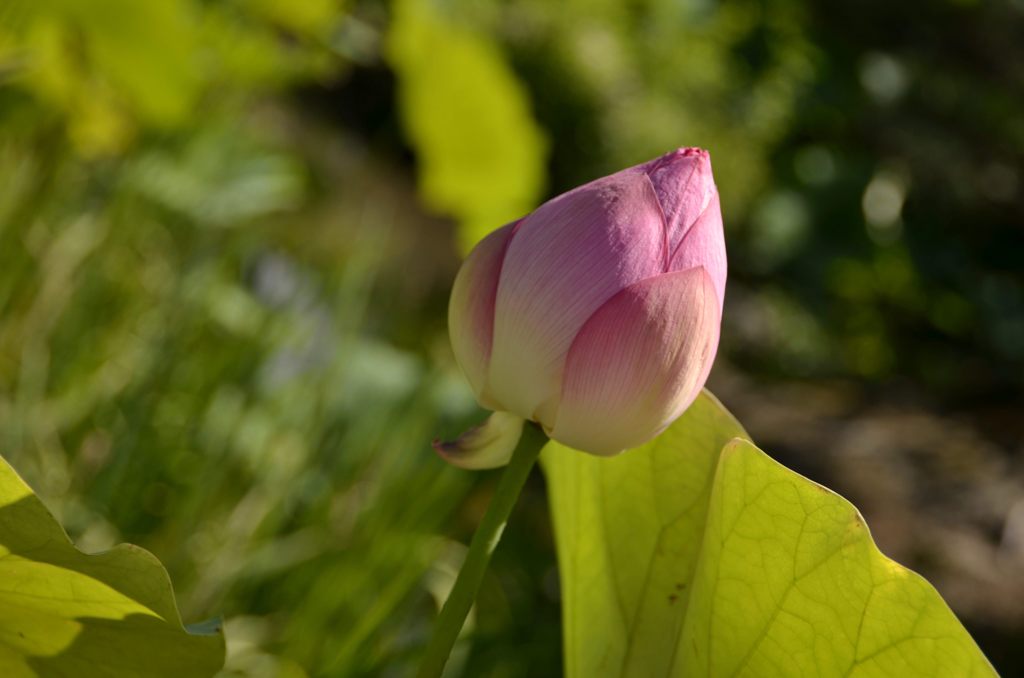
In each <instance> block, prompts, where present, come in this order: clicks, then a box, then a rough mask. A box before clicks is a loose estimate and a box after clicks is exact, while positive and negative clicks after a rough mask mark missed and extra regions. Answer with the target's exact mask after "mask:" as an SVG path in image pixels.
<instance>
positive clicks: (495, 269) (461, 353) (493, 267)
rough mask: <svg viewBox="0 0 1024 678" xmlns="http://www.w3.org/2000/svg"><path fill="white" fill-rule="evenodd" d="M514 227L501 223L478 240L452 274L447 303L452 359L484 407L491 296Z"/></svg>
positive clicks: (492, 305) (491, 315)
mask: <svg viewBox="0 0 1024 678" xmlns="http://www.w3.org/2000/svg"><path fill="white" fill-rule="evenodd" d="M514 228H515V223H511V224H507V225H505V226H502V227H501V228H499V229H498V230H496V231H494V232H493V233H491V234H490V235H488V236H487V237H486V238H484V239H483V240H481V241H480V242H479V243H477V245H476V247H474V248H473V251H472V252H470V253H469V256H468V257H466V261H465V262H463V264H462V268H461V269H459V274H458V275H457V276H456V277H455V283H454V285H453V286H452V296H451V301H449V303H448V332H449V335H450V336H451V342H452V351H453V352H454V353H455V361H456V362H457V363H458V364H459V367H461V368H462V371H463V372H464V373H465V374H466V378H467V379H468V380H469V385H470V387H471V388H472V389H473V393H475V394H476V397H477V400H479V401H481V403H480V404H481V405H484V406H485V407H487V406H489V403H488V402H484V401H487V400H489V398H487V397H486V394H485V387H486V380H487V366H488V363H489V361H490V357H491V344H492V338H493V336H494V299H495V295H496V293H497V290H498V278H499V276H500V275H501V268H502V260H503V259H504V257H505V251H506V250H507V249H508V243H509V240H510V239H511V238H512V233H513V231H514Z"/></svg>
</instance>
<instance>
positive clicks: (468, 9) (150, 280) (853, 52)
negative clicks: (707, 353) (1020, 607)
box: [0, 0, 1024, 676]
mask: <svg viewBox="0 0 1024 678" xmlns="http://www.w3.org/2000/svg"><path fill="white" fill-rule="evenodd" d="M1022 13H1024V9H1022V6H1021V4H1020V2H1017V1H1015V0H1004V1H1002V2H1000V1H993V2H989V3H964V2H936V3H925V2H910V3H904V4H899V3H883V2H878V1H876V0H870V1H869V2H866V3H865V2H857V3H853V2H845V3H838V4H837V3H818V2H812V1H811V0H800V1H798V0H785V1H782V2H773V3H769V2H764V1H763V0H762V1H758V0H731V1H728V2H724V1H723V2H714V1H710V0H689V1H687V2H675V1H673V0H637V1H635V2H616V1H613V0H607V1H603V0H602V1H597V2H595V1H593V0H590V1H587V2H584V1H582V0H579V1H575V0H574V1H571V2H563V3H550V2H546V1H543V0H510V1H506V2H497V1H496V0H422V1H421V2H413V1H412V0H396V2H393V3H388V2H383V1H380V0H358V1H356V0H353V1H352V2H349V3H340V2H334V1H331V0H304V1H302V2H294V1H288V2H285V1H284V0H216V1H215V0H204V1H201V0H156V1H154V2H131V1H129V0H90V1H89V2H78V1H76V0H6V1H5V2H3V3H2V4H0V176H2V177H3V178H4V181H3V182H2V183H0V454H3V455H4V456H5V457H7V458H8V459H9V460H10V461H11V463H12V464H13V465H14V466H15V467H16V468H17V469H18V470H19V471H20V472H21V473H22V474H24V476H25V477H26V479H27V480H28V481H29V483H30V484H31V485H32V486H33V487H34V489H35V490H36V491H37V492H39V494H40V495H41V497H42V498H43V499H45V500H46V502H47V504H48V505H50V506H52V507H54V508H55V510H56V511H57V512H58V514H59V517H60V519H61V520H62V522H63V523H64V524H66V525H67V526H68V529H69V531H70V532H71V534H72V537H73V538H74V539H75V540H76V541H77V543H78V544H80V545H81V546H83V547H84V548H87V549H97V548H106V547H108V546H110V545H112V544H113V543H116V542H117V541H120V540H122V539H124V540H130V541H133V542H137V543H140V544H142V545H144V546H146V547H147V548H149V549H151V550H152V551H153V552H154V553H156V554H157V555H158V557H159V558H160V559H161V560H162V561H163V562H164V563H165V564H166V565H167V567H168V570H169V572H170V574H171V577H172V580H173V581H174V582H175V585H176V588H177V590H178V591H179V594H180V599H181V603H182V613H183V616H184V618H185V620H186V621H194V620H196V619H200V618H205V617H209V616H212V615H214V614H218V613H222V614H224V615H225V617H226V619H227V638H228V645H229V648H228V650H229V662H228V669H227V671H226V674H227V675H235V676H274V675H293V676H301V675H385V676H387V675H404V673H405V672H406V671H407V669H408V667H409V666H410V665H411V663H412V662H414V661H415V658H416V655H417V652H418V650H419V648H420V646H421V644H422V642H423V639H424V637H425V634H426V633H427V630H428V626H429V621H430V618H431V614H432V611H433V609H434V607H433V606H434V604H435V603H434V596H435V595H438V594H439V593H440V592H443V590H444V586H445V582H446V580H448V579H450V576H451V571H452V567H453V564H454V563H457V561H458V558H459V553H460V551H459V545H458V542H460V541H464V540H465V539H466V537H467V536H468V534H469V533H470V532H471V530H472V527H473V525H474V524H475V522H476V520H477V518H478V516H479V512H480V510H481V506H482V505H483V503H484V502H485V501H486V497H487V493H488V490H489V487H490V483H491V482H492V481H493V477H492V476H491V475H488V474H482V475H470V474H466V473H463V472H457V471H454V470H451V469H447V468H444V467H443V465H442V464H441V463H440V462H439V461H438V460H436V459H435V458H433V456H432V455H431V454H430V452H429V451H428V447H427V442H428V441H429V440H430V439H431V438H432V437H433V436H434V435H436V434H438V433H447V434H451V433H455V432H457V431H458V430H460V428H461V427H463V426H465V425H466V424H468V423H470V422H472V421H474V420H475V419H477V418H478V417H479V416H480V415H479V412H478V411H477V410H476V409H475V406H474V405H473V403H472V399H471V397H470V396H469V395H468V393H467V391H466V389H465V387H464V385H463V383H462V381H461V377H460V376H459V375H458V373H457V371H456V369H455V368H454V366H453V364H452V361H451V359H450V356H449V353H448V349H447V339H446V337H445V334H444V318H445V312H444V309H445V303H446V298H447V291H448V287H449V285H450V282H451V279H452V277H453V275H454V271H455V268H456V266H457V258H458V253H459V251H460V248H462V249H463V250H464V248H465V247H466V246H467V245H468V244H469V243H470V242H472V241H473V240H474V239H475V238H477V237H478V236H479V234H480V233H482V232H484V231H486V230H487V229H489V228H493V227H497V226H499V225H501V223H504V222H505V221H507V220H510V219H514V218H516V217H517V216H519V215H521V214H522V213H524V212H526V211H528V210H529V209H530V208H531V207H532V206H533V205H534V204H535V203H536V202H538V201H539V200H541V199H543V198H544V197H545V196H546V195H552V194H554V193H557V192H559V191H562V190H565V189H567V188H570V187H572V186H573V185H576V184H578V183H581V182H583V181H587V180H589V179H592V178H594V177H596V176H599V175H601V174H604V173H607V172H610V171H614V170H616V169H619V168H620V167H622V166H625V165H628V164H632V163H636V162H640V161H643V160H646V159H648V158H650V157H653V156H655V155H658V154H660V153H662V152H664V151H665V150H667V149H669V148H672V147H676V146H683V145H691V144H692V145H702V146H706V147H708V148H710V150H711V151H712V156H713V160H714V165H715V172H716V178H717V181H718V184H719V188H720V190H721V193H722V196H723V205H724V207H723V209H724V212H725V215H726V222H727V227H728V229H729V234H728V237H729V248H730V261H731V278H730V280H731V282H730V290H729V298H728V300H727V305H726V318H725V322H726V328H725V331H724V333H723V341H724V345H723V350H722V357H721V360H722V361H723V364H733V365H735V366H738V367H739V368H740V369H742V370H744V371H746V372H747V373H748V374H751V375H754V376H756V377H757V378H760V379H765V380H769V379H779V378H781V377H784V376H788V377H793V376H797V377H804V378H808V379H842V380H846V381H849V382H850V383H851V384H853V385H854V386H855V387H856V388H858V389H862V390H863V391H865V392H872V390H873V389H876V388H877V387H880V386H891V385H893V384H894V383H897V384H899V383H903V384H910V385H911V386H912V387H913V388H917V389H919V392H921V393H926V394H927V396H926V397H927V398H929V399H933V400H934V401H936V402H941V403H944V404H945V405H946V406H950V407H953V406H957V405H958V404H963V403H968V402H988V403H997V404H999V403H1001V404H1006V403H1010V404H1012V403H1015V402H1019V394H1020V389H1021V387H1022V386H1024V273H1022V268H1021V265H1020V252H1022V251H1024V233H1022V231H1021V229H1020V224H1021V223H1022V217H1024V191H1022V190H1021V176H1020V171H1021V170H1020V168H1021V167H1024V127H1022V124H1021V121H1022V120H1024V76H1022V73H1021V71H1020V69H1019V67H1018V66H1017V64H1020V63H1024V45H1022V44H1021V42H1020V41H1019V39H1017V32H1019V31H1016V30H1015V29H1016V28H1018V27H1019V26H1020V24H1021V20H1022ZM414 183H416V184H418V189H417V188H416V187H415V186H414V185H413V184H414ZM417 194H418V195H420V196H422V201H418V200H417ZM421 202H422V204H421ZM446 218H453V219H454V221H455V222H456V224H457V225H455V226H453V225H452V224H450V223H449V222H448V220H447V219H446ZM439 534H443V535H446V537H443V538H442V537H438V536H437V535H439ZM505 545H506V546H505V547H504V548H503V549H501V550H499V551H498V553H497V554H496V557H495V561H494V573H493V576H492V577H491V578H490V579H489V580H488V582H487V584H486V586H485V591H484V594H483V596H482V598H481V600H480V602H479V604H478V607H477V614H476V621H475V625H474V627H473V629H472V631H471V634H472V643H471V648H470V644H469V643H467V644H466V645H465V646H464V647H463V648H462V649H461V651H460V655H459V661H460V662H461V666H462V668H463V673H464V675H494V676H502V675H504V676H522V675H553V674H555V673H556V672H557V668H556V667H557V666H558V663H559V657H560V641H559V632H558V591H557V573H556V572H555V570H554V560H553V546H552V543H551V538H550V525H549V523H548V519H547V513H546V505H545V502H544V500H543V492H542V491H541V488H539V487H531V488H530V492H529V493H528V495H527V496H526V497H525V499H524V501H523V502H522V506H521V509H520V511H519V512H518V513H517V515H516V516H515V517H514V518H513V521H512V522H511V523H510V525H509V528H508V530H507V531H506V534H505ZM968 621H970V620H968ZM1012 633H1013V630H1012V629H1010V630H1006V631H1005V633H1004V635H1003V636H997V639H999V638H1001V639H1002V640H1001V641H1000V642H1003V643H1004V644H1005V645H1006V646H1010V645H1012V643H1013V642H1014V637H1013V636H1012ZM509 648H514V657H510V649H509ZM470 649H471V651H470ZM984 649H986V650H989V649H990V648H988V647H986V648H984Z"/></svg>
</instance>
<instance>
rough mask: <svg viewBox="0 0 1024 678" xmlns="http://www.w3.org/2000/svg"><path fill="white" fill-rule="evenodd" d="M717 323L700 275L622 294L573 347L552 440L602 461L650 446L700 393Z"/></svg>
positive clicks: (665, 279) (658, 280) (693, 272)
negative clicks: (602, 459)
mask: <svg viewBox="0 0 1024 678" xmlns="http://www.w3.org/2000/svg"><path fill="white" fill-rule="evenodd" d="M720 320H721V316H720V312H719V309H718V303H717V300H716V298H715V288H714V284H713V283H712V281H711V278H710V276H709V275H708V274H707V272H705V271H704V269H702V268H693V269H689V270H687V271H679V272H675V273H666V274H664V275H660V276H656V277H654V278H648V279H647V280H642V281H640V282H638V283H636V284H634V285H632V286H631V287H629V288H627V289H625V290H623V291H622V292H621V293H619V294H618V295H616V296H615V297H614V298H612V299H611V300H610V301H609V302H608V303H607V304H605V305H604V306H602V307H601V308H600V310H598V311H597V313H595V314H594V316H593V317H592V318H590V320H588V321H587V323H586V325H584V327H583V329H582V330H581V331H580V333H579V336H578V337H577V338H576V341H575V342H573V345H572V349H571V350H570V351H569V357H568V361H567V363H566V368H565V380H564V384H563V386H562V399H561V403H560V405H559V408H558V416H557V419H556V422H555V426H554V428H553V429H552V431H551V434H550V435H551V437H552V438H554V439H555V440H557V441H558V442H560V443H564V444H566V445H568V446H570V447H574V448H576V449H578V450H582V451H585V452H590V453H592V454H600V455H611V454H616V453H618V452H620V451H622V450H624V449H628V448H631V447H636V446H638V445H641V444H643V443H645V442H647V441H648V440H650V439H651V438H653V437H654V436H655V435H657V434H658V433H660V432H661V431H662V430H663V429H664V428H665V427H666V426H668V425H669V424H670V423H671V422H672V421H674V420H675V419H676V418H677V417H678V416H679V415H680V414H682V413H683V411H685V409H686V408H687V407H689V405H690V403H691V402H693V399H694V398H696V397H697V394H698V393H699V392H700V389H701V387H702V386H703V385H704V382H705V380H706V379H707V376H708V372H709V371H710V369H711V363H712V362H713V360H714V357H715V351H716V350H717V348H718V334H719V324H720Z"/></svg>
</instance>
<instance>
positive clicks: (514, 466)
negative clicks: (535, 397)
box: [416, 422, 548, 678]
mask: <svg viewBox="0 0 1024 678" xmlns="http://www.w3.org/2000/svg"><path fill="white" fill-rule="evenodd" d="M547 442H548V437H547V436H546V435H544V432H543V431H541V429H540V427H539V426H537V425H536V424H534V423H532V422H527V423H526V425H525V426H523V435H522V437H521V438H520V439H519V444H518V445H516V449H515V451H514V452H513V453H512V459H511V461H509V463H508V466H507V467H505V471H504V473H503V474H502V476H501V480H500V481H499V482H498V489H497V490H495V492H494V497H492V498H491V505H490V506H488V507H487V513H486V514H484V519H483V520H482V521H481V522H480V526H479V527H478V528H477V529H476V534H474V535H473V541H472V543H470V545H469V552H468V553H467V554H466V560H465V562H463V564H462V569H461V570H459V576H458V577H457V578H456V580H455V586H454V587H453V588H452V592H451V594H449V596H448V600H446V601H445V603H444V607H442V608H441V614H440V615H439V616H438V618H437V621H436V622H434V633H433V635H432V636H431V637H430V644H429V645H427V651H426V653H425V654H424V656H423V663H422V664H420V670H419V673H417V674H416V675H417V678H438V677H439V676H440V675H441V673H442V672H443V671H444V665H445V663H447V661H448V655H449V654H451V651H452V647H453V646H454V645H455V641H456V639H458V637H459V632H460V631H462V625H463V623H464V622H465V621H466V615H467V614H469V608H471V607H472V606H473V601H474V600H476V594H477V592H478V591H479V590H480V584H481V583H482V582H483V580H484V573H485V572H486V571H487V564H488V563H489V562H490V560H491V553H492V552H493V551H494V547H496V546H497V545H498V540H500V539H501V532H502V530H504V529H505V523H506V522H507V521H508V516H509V514H510V513H511V512H512V507H513V506H515V503H516V499H518V498H519V492H520V491H521V490H522V489H523V485H525V484H526V478H527V477H528V476H529V475H530V469H532V468H533V464H534V463H535V462H536V461H537V457H538V455H540V451H541V448H543V447H544V445H545V444H546V443H547Z"/></svg>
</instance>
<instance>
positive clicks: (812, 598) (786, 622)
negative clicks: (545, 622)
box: [543, 392, 995, 678]
mask: <svg viewBox="0 0 1024 678" xmlns="http://www.w3.org/2000/svg"><path fill="white" fill-rule="evenodd" d="M543 461H544V467H545V472H546V474H547V477H548V483H549V486H550V492H551V505H552V512H553V516H554V523H555V532H556V537H557V542H558V558H559V565H560V574H561V581H562V587H563V600H564V607H563V614H564V638H565V661H566V673H567V675H568V676H569V677H570V678H573V677H583V676H603V677H609V678H614V677H617V676H637V677H643V678H650V677H652V676H709V677H717V676H737V677H739V676H748V677H751V678H752V677H755V676H773V677H786V676H793V677H794V678H795V677H798V676H799V677H801V678H803V677H806V676H855V677H860V678H865V677H868V676H878V677H883V676H899V677H900V678H916V677H920V678H935V677H938V676H950V677H951V678H954V677H955V678H965V677H968V676H992V675H995V672H994V671H993V669H992V667H991V665H990V664H989V663H988V661H987V660H986V659H985V657H984V655H982V653H981V651H980V650H979V649H978V647H977V645H975V643H974V641H973V639H972V638H971V637H970V635H969V634H968V633H967V631H966V630H965V629H964V628H963V627H962V626H961V625H960V623H959V621H957V619H956V617H955V616H954V615H953V613H952V612H951V611H950V610H949V608H948V607H947V606H946V604H945V602H943V600H942V598H941V597H940V596H939V594H938V593H937V592H936V591H935V589H934V588H932V586H931V585H930V584H928V583H927V582H926V581H925V580H924V579H923V578H921V577H920V576H919V575H917V574H915V573H914V572H911V571H909V570H907V569H906V568H904V567H902V566H900V565H898V564H896V563H895V562H893V561H891V560H889V559H888V558H886V557H885V556H884V555H882V553H881V552H880V551H879V550H878V548H877V546H875V543H874V541H872V539H871V536H870V534H869V532H868V530H867V527H866V526H865V525H864V521H863V519H862V518H861V516H860V514H859V513H858V512H857V509H856V508H854V507H853V505H851V504H850V503H849V502H847V501H846V500H845V499H843V498H842V497H840V496H838V495H836V494H834V493H833V492H831V491H829V490H827V489H825V488H823V487H821V486H820V485H817V484H816V483H813V482H811V481H810V480H807V479H806V478H804V477H802V476H800V475H798V474H796V473H794V472H793V471H790V470H789V469H787V468H785V467H783V466H781V465H780V464H778V463H777V462H775V461H773V460H772V459H771V458H769V457H768V456H767V455H765V454H764V453H763V452H761V451H760V450H759V449H758V448H757V447H755V446H754V445H753V444H752V443H751V442H750V441H749V440H747V435H746V433H745V432H744V431H743V429H742V427H740V425H739V424H738V423H737V422H736V421H735V419H733V418H732V416H731V415H730V414H729V413H728V412H727V411H726V410H725V409H724V408H723V407H722V406H721V404H720V403H718V401H717V400H715V399H714V397H713V396H711V395H710V394H708V393H706V392H705V393H704V394H703V395H702V396H701V397H699V398H698V399H697V401H696V402H695V403H694V404H693V405H692V406H691V407H690V409H689V410H688V411H687V412H686V414H684V415H683V416H682V417H681V418H680V419H679V420H678V421H677V422H676V423H675V424H673V425H672V426H671V427H670V428H669V429H668V430H667V431H665V433H663V434H662V435H661V436H659V437H658V438H657V439H655V440H654V441H652V442H651V443H648V444H647V445H645V446H643V447H641V448H637V449H635V450H630V451H628V452H626V453H624V454H622V455H621V456H618V457H615V458H612V459H603V458H598V457H592V456H589V455H585V454H581V453H578V452H575V451H573V450H569V449H567V448H564V447H562V446H560V445H558V444H557V443H551V444H550V445H549V446H548V448H547V449H545V451H544V456H543Z"/></svg>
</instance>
